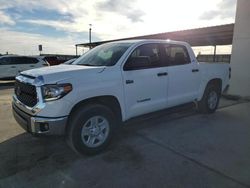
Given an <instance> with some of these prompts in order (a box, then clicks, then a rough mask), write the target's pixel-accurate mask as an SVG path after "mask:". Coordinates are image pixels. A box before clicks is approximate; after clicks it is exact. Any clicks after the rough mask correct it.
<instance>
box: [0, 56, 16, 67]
mask: <svg viewBox="0 0 250 188" xmlns="http://www.w3.org/2000/svg"><path fill="white" fill-rule="evenodd" d="M14 64H17V61H16V58H15V57H2V58H1V59H0V65H14Z"/></svg>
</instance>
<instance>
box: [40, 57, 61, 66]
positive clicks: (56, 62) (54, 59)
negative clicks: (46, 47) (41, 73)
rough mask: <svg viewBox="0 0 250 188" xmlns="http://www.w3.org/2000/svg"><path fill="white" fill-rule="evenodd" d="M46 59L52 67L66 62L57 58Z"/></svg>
mask: <svg viewBox="0 0 250 188" xmlns="http://www.w3.org/2000/svg"><path fill="white" fill-rule="evenodd" d="M44 59H45V60H46V61H47V62H48V63H49V64H50V66H53V65H59V64H61V63H64V60H61V59H59V58H58V57H57V56H45V57H44Z"/></svg>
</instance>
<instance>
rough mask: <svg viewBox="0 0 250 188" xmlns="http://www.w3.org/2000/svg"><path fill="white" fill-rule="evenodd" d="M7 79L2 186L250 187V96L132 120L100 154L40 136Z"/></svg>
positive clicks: (0, 144)
mask: <svg viewBox="0 0 250 188" xmlns="http://www.w3.org/2000/svg"><path fill="white" fill-rule="evenodd" d="M12 93H13V84H10V85H8V84H7V85H2V86H0V159H1V160H0V187H3V188H5V187H25V188H26V187H154V188H155V187H180V188H182V187H184V188H189V187H190V188H196V187H197V188H200V187H206V188H210V187H211V188H214V187H218V188H224V187H225V188H230V187H237V188H238V187H239V188H240V187H250V115H249V111H250V103H249V102H247V101H240V100H237V101H235V100H234V101H232V100H226V99H224V98H222V100H221V103H220V107H219V109H218V111H217V112H216V113H214V114H210V115H202V114H198V113H197V112H196V111H195V109H194V108H193V106H190V105H187V106H182V107H179V108H174V109H171V110H166V111H161V112H158V113H153V114H150V115H147V116H144V117H141V118H139V119H135V120H133V121H130V122H128V123H126V125H125V126H123V128H122V129H121V130H120V131H119V133H118V134H117V135H116V136H115V138H114V140H113V142H112V144H111V145H110V147H108V148H107V150H106V151H104V152H103V153H101V154H98V155H96V156H80V155H78V154H75V153H74V152H73V151H71V150H70V148H69V147H68V146H67V145H66V143H65V142H64V138H63V137H39V138H37V137H33V136H31V135H30V134H27V133H25V132H24V131H23V130H22V128H20V127H19V126H18V124H17V123H16V122H15V120H14V119H13V117H12V113H11V94H12Z"/></svg>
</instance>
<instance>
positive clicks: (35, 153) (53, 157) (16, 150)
mask: <svg viewBox="0 0 250 188" xmlns="http://www.w3.org/2000/svg"><path fill="white" fill-rule="evenodd" d="M79 157H80V156H79V155H77V154H75V153H74V152H72V151H71V150H70V148H68V147H67V145H66V143H65V142H64V139H63V137H53V138H52V137H33V136H32V135H30V134H28V133H23V134H20V135H18V136H15V137H13V138H11V139H9V140H7V141H4V142H2V143H0V159H1V160H0V179H2V178H5V177H8V176H12V175H14V174H16V173H18V172H21V171H24V170H29V169H31V168H33V167H34V166H36V165H38V164H42V163H46V165H54V166H55V168H57V167H58V168H64V167H66V166H67V165H69V164H70V163H71V162H72V161H74V160H76V159H77V158H79ZM46 165H45V168H46Z"/></svg>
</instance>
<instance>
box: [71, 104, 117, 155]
mask: <svg viewBox="0 0 250 188" xmlns="http://www.w3.org/2000/svg"><path fill="white" fill-rule="evenodd" d="M115 122H116V121H115V116H114V114H113V112H112V111H111V110H110V109H109V108H107V107H106V106H103V105H100V104H92V105H88V106H83V107H82V108H79V109H78V110H77V111H75V112H74V113H73V114H72V116H71V117H70V120H69V125H68V129H67V142H68V144H69V145H70V147H71V148H72V149H74V150H75V151H77V152H79V153H82V154H96V153H98V152H100V151H102V150H103V149H104V148H105V147H106V146H107V145H108V143H109V142H110V140H111V137H112V135H113V131H114V126H115Z"/></svg>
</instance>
